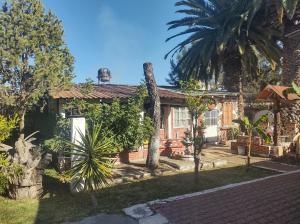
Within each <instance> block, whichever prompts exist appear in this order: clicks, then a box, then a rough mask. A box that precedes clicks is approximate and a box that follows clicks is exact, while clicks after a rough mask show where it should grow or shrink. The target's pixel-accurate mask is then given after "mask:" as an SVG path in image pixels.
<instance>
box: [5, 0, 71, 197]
mask: <svg viewBox="0 0 300 224" xmlns="http://www.w3.org/2000/svg"><path fill="white" fill-rule="evenodd" d="M0 27H1V28H0V46H1V47H0V100H1V101H0V104H1V105H2V106H4V107H5V106H10V107H12V108H13V109H14V110H15V111H16V112H17V113H18V115H19V118H20V122H19V133H20V135H19V139H18V141H17V142H16V145H15V147H16V152H15V154H14V155H13V158H14V160H15V161H17V162H18V163H19V164H21V165H22V167H23V169H24V175H23V177H22V178H19V179H18V180H17V181H16V183H15V186H13V191H14V192H13V196H14V197H16V198H23V197H37V196H38V194H39V193H40V190H41V188H40V187H37V181H38V180H37V179H38V178H39V174H38V172H37V171H36V169H35V168H37V167H38V166H40V163H41V158H40V155H39V154H38V152H37V151H35V150H34V149H33V147H34V146H33V145H31V144H29V143H27V142H26V141H25V140H26V139H25V133H24V128H25V114H26V112H28V111H29V110H31V109H32V107H33V106H37V104H38V103H39V102H40V100H41V98H42V97H44V96H45V95H46V94H47V93H48V92H49V91H51V90H53V89H54V88H58V87H63V86H65V85H67V84H68V83H69V82H70V81H71V80H72V78H73V57H72V56H71V55H70V52H69V50H68V48H67V47H66V45H65V42H64V40H63V27H62V24H61V22H60V20H59V19H58V18H57V17H56V16H54V15H53V13H52V12H45V10H44V8H43V5H42V3H41V2H40V1H39V0H15V1H9V0H6V1H4V3H3V4H2V10H1V12H0ZM37 155H39V156H37Z"/></svg>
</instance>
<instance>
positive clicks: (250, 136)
mask: <svg viewBox="0 0 300 224" xmlns="http://www.w3.org/2000/svg"><path fill="white" fill-rule="evenodd" d="M251 148H252V130H251V131H250V133H249V145H248V152H247V171H249V169H250V160H251Z"/></svg>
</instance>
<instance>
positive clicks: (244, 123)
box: [233, 114, 270, 171]
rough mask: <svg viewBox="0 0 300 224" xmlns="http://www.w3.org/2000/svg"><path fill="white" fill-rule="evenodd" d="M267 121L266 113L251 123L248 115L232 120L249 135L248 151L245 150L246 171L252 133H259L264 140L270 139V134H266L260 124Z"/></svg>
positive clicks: (248, 164)
mask: <svg viewBox="0 0 300 224" xmlns="http://www.w3.org/2000/svg"><path fill="white" fill-rule="evenodd" d="M266 121H268V115H267V114H265V115H262V116H261V117H260V118H259V119H258V120H257V121H256V122H254V123H251V122H250V120H249V118H248V117H244V118H243V119H238V120H233V122H235V123H238V124H239V125H240V127H241V128H242V129H244V130H246V134H247V135H248V136H249V143H248V151H247V171H248V170H249V168H250V160H251V149H252V138H253V134H254V133H255V132H256V133H257V134H259V135H260V136H261V137H262V138H263V139H264V140H265V141H268V142H269V141H270V136H269V135H267V134H266V133H265V132H264V130H263V128H262V127H261V124H262V123H263V122H266Z"/></svg>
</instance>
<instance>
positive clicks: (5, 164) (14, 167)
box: [0, 153, 23, 195]
mask: <svg viewBox="0 0 300 224" xmlns="http://www.w3.org/2000/svg"><path fill="white" fill-rule="evenodd" d="M22 172H23V171H22V168H21V166H19V165H18V164H16V163H12V162H10V161H9V159H8V157H7V156H6V155H5V154H3V153H0V195H3V194H5V193H6V191H7V190H8V188H9V184H10V182H11V181H12V180H13V179H14V178H15V177H17V176H20V175H22Z"/></svg>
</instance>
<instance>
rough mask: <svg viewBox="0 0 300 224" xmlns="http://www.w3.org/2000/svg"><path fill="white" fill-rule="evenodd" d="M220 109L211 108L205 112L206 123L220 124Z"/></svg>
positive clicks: (210, 124)
mask: <svg viewBox="0 0 300 224" xmlns="http://www.w3.org/2000/svg"><path fill="white" fill-rule="evenodd" d="M218 115H219V111H218V110H210V111H206V112H205V125H206V126H215V125H218Z"/></svg>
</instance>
